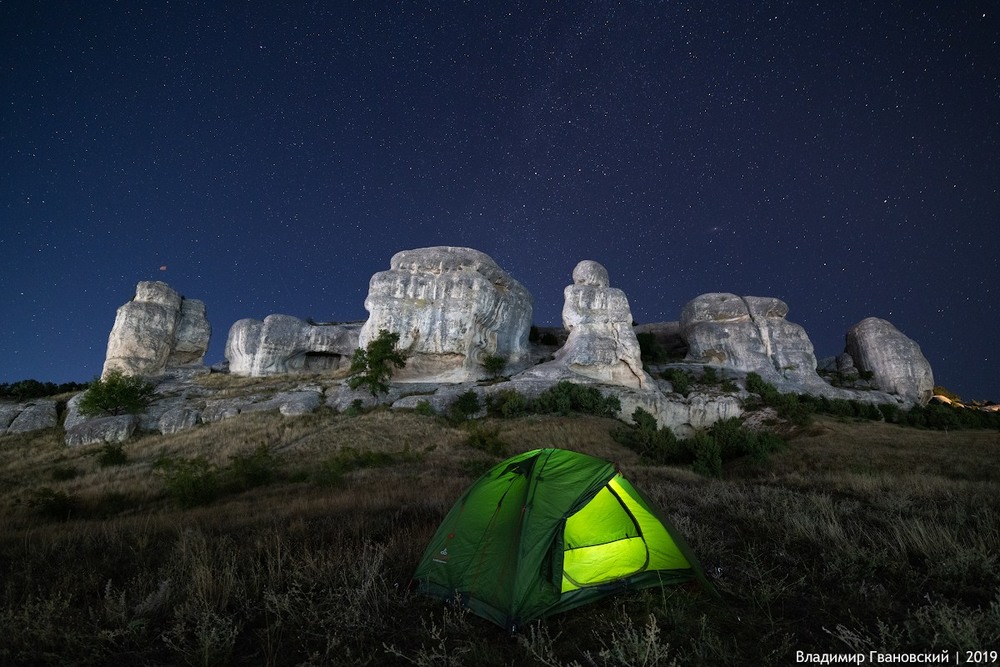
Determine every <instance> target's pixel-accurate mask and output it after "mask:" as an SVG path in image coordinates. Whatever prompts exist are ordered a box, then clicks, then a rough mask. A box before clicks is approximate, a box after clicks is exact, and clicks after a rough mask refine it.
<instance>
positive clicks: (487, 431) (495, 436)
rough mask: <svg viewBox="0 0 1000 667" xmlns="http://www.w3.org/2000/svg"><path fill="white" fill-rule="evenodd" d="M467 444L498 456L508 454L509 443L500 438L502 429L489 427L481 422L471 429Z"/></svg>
mask: <svg viewBox="0 0 1000 667" xmlns="http://www.w3.org/2000/svg"><path fill="white" fill-rule="evenodd" d="M465 444H467V445H469V446H470V447H472V448H473V449H478V450H479V451H481V452H486V453H487V454H489V455H490V456H496V457H497V458H502V457H505V456H507V452H508V450H507V443H506V442H504V441H503V440H502V439H501V438H500V430H499V429H496V428H487V427H485V426H482V425H480V424H476V425H474V426H473V427H472V428H471V429H470V430H469V437H468V439H467V440H466V441H465Z"/></svg>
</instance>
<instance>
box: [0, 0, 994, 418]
mask: <svg viewBox="0 0 1000 667" xmlns="http://www.w3.org/2000/svg"><path fill="white" fill-rule="evenodd" d="M998 17H1000V6H998V5H997V3H996V2H994V1H993V0H989V1H981V2H977V1H966V0H947V1H942V2H923V1H920V0H898V1H890V0H863V1H859V0H836V1H832V0H830V1H824V2H806V1H798V0H797V1H795V2H749V1H743V0H733V1H732V2H708V1H704V0H700V1H697V2H696V1H690V2H688V1H682V0H675V1H668V2H643V1H641V0H626V1H622V2H607V1H592V2H555V1H543V0H530V1H516V0H515V1H511V2H506V1H505V2H409V1H403V2H375V1H373V2H339V1H338V2H332V1H329V2H328V1H320V0H315V1H312V2H287V3H281V2H273V1H272V0H268V1H267V2H263V1H258V0H249V1H247V2H226V3H223V2H207V1H206V2H184V1H169V2H168V1H166V0H162V1H158V2H143V1H139V2H128V3H124V2H107V1H102V0H92V1H88V2H67V1H60V0H53V1H52V2H37V1H35V0H27V1H25V0H0V93H2V95H0V241H2V242H0V318H2V326H0V382H11V381H16V380H20V379H24V378H35V379H39V380H43V381H54V382H65V381H87V380H90V379H91V378H93V377H94V376H95V375H97V374H99V373H100V371H101V366H102V363H103V359H104V353H105V348H106V345H107V338H108V333H109V332H110V330H111V327H112V325H113V323H114V317H115V309H116V308H117V307H118V306H120V305H122V304H123V303H125V302H126V301H128V300H129V299H130V298H131V297H132V295H133V294H134V290H135V285H136V283H137V282H138V281H141V280H163V281H165V282H167V283H169V284H170V285H171V286H172V287H174V288H175V289H177V290H178V291H179V292H181V293H182V294H183V295H185V296H186V297H188V298H195V299H201V300H203V301H205V302H206V304H207V309H208V317H209V320H210V322H211V324H212V327H213V336H212V342H211V346H210V349H209V353H208V356H207V358H206V362H207V363H215V362H217V361H221V360H222V359H223V349H224V345H225V339H226V336H227V333H228V331H229V327H230V326H231V325H232V323H233V322H235V321H236V320H238V319H240V318H244V317H254V318H263V317H265V316H266V315H268V314H271V313H286V314H290V315H296V316H298V317H301V318H313V319H315V320H318V321H349V320H360V319H364V318H366V317H367V313H366V311H365V309H364V298H365V295H366V294H367V289H368V280H369V278H370V277H371V275H372V274H373V273H375V272H376V271H380V270H384V269H387V268H388V267H389V259H390V258H391V256H392V255H393V254H394V253H395V252H397V251H399V250H403V249H409V248H417V247H423V246H433V245H455V246H469V247H473V248H476V249H478V250H481V251H483V252H485V253H487V254H489V255H490V256H492V257H493V258H494V259H495V260H496V261H497V262H498V263H499V264H500V265H501V266H502V267H503V268H504V269H506V270H507V271H508V272H509V273H511V274H512V275H513V276H514V277H515V278H516V279H517V280H519V281H520V282H522V283H523V284H524V285H525V286H526V287H527V288H528V289H529V290H530V291H531V293H532V294H533V296H534V298H535V314H534V320H535V322H536V323H537V324H539V325H556V324H559V323H560V312H561V308H562V299H563V296H562V293H563V288H564V286H565V285H567V284H569V283H570V282H572V281H571V272H572V270H573V267H574V266H575V265H576V263H577V262H578V261H579V260H582V259H594V260H597V261H599V262H601V263H602V264H604V265H605V266H606V267H607V268H608V271H609V272H610V275H611V281H612V285H613V286H615V287H619V288H621V289H623V290H624V291H625V293H626V294H627V295H628V297H629V301H630V304H631V307H632V313H633V317H634V319H635V320H636V321H637V322H640V323H646V322H658V321H673V320H677V319H679V317H680V312H681V309H682V307H683V306H684V304H685V303H687V301H689V300H690V299H692V298H694V297H695V296H697V295H699V294H702V293H705V292H733V293H736V294H739V295H755V296H775V297H778V298H781V299H783V300H784V301H785V302H786V303H788V304H789V307H790V312H789V315H788V319H789V320H790V321H792V322H795V323H797V324H800V325H802V326H803V327H805V329H806V331H807V332H808V333H809V336H810V338H811V340H812V342H813V344H814V346H815V348H816V354H817V356H818V357H824V356H830V355H834V354H837V353H839V352H841V351H842V350H843V348H844V335H845V333H846V331H847V330H848V329H849V328H850V327H851V326H852V325H853V324H855V323H857V322H858V321H860V320H862V319H863V318H865V317H868V316H878V317H882V318H885V319H888V320H889V321H891V322H893V323H894V324H895V325H896V326H897V327H898V328H899V329H900V330H901V331H903V332H904V333H905V334H907V335H908V336H910V337H911V338H913V339H914V340H916V341H917V342H918V343H919V344H920V346H921V348H922V350H923V352H924V355H925V356H926V357H927V358H928V360H929V361H930V363H931V365H932V367H933V369H934V374H935V381H936V383H937V384H941V385H944V386H946V387H948V388H949V389H951V390H952V391H955V392H957V393H958V394H960V395H961V396H962V397H963V398H966V399H967V400H972V399H980V400H982V399H990V400H1000V346H998V335H997V330H998V328H1000V313H998V309H997V300H998V297H1000V286H998V279H1000V268H998V260H997V251H998V247H1000V244H998V242H997V231H998V230H997V221H998V218H1000V169H998V157H1000V76H998V74H1000V43H998V34H1000V21H998Z"/></svg>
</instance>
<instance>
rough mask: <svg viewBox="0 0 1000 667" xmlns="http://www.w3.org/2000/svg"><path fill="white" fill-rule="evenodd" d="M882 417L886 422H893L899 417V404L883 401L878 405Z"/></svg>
mask: <svg viewBox="0 0 1000 667" xmlns="http://www.w3.org/2000/svg"><path fill="white" fill-rule="evenodd" d="M878 410H879V412H881V413H882V418H883V419H885V421H887V422H895V421H896V420H897V419H898V418H899V406H898V405H894V404H892V403H883V404H882V405H879V406H878Z"/></svg>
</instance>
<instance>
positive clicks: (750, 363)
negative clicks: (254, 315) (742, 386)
mask: <svg viewBox="0 0 1000 667" xmlns="http://www.w3.org/2000/svg"><path fill="white" fill-rule="evenodd" d="M787 314H788V305H787V304H786V303H785V302H784V301H782V300H780V299H776V298H773V297H756V296H745V297H740V296H736V295H735V294H728V293H710V294H702V295H701V296H698V297H695V298H694V299H692V300H691V301H689V302H688V303H687V305H686V306H684V310H683V311H682V312H681V320H680V324H681V335H682V336H683V337H684V339H685V340H686V341H687V344H688V359H689V360H692V361H696V362H698V363H704V364H713V365H718V366H728V367H730V368H735V369H738V370H741V371H746V372H749V371H753V372H755V373H758V374H760V375H761V376H762V377H763V378H764V379H766V380H768V381H777V382H781V381H782V380H785V381H790V382H793V383H796V384H800V385H805V386H806V387H808V386H815V387H821V386H822V385H824V384H825V383H824V382H823V380H822V379H821V378H820V377H819V375H817V373H816V354H815V352H814V351H813V345H812V341H810V340H809V336H808V335H807V334H806V331H805V329H803V328H802V327H801V326H799V325H798V324H794V323H792V322H789V321H788V320H786V319H785V316H786V315H787Z"/></svg>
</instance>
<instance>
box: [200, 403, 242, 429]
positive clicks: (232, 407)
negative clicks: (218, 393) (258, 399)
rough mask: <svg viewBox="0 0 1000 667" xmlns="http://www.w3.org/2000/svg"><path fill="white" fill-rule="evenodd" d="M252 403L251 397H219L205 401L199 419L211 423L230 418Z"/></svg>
mask: <svg viewBox="0 0 1000 667" xmlns="http://www.w3.org/2000/svg"><path fill="white" fill-rule="evenodd" d="M252 404H253V399H247V398H220V399H215V400H210V401H206V403H205V409H204V410H202V411H201V421H203V422H204V423H206V424H211V423H213V422H217V421H222V420H223V419H230V418H232V417H235V416H237V415H238V414H240V413H241V412H242V411H243V410H244V409H245V408H246V407H247V406H249V405H252Z"/></svg>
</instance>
